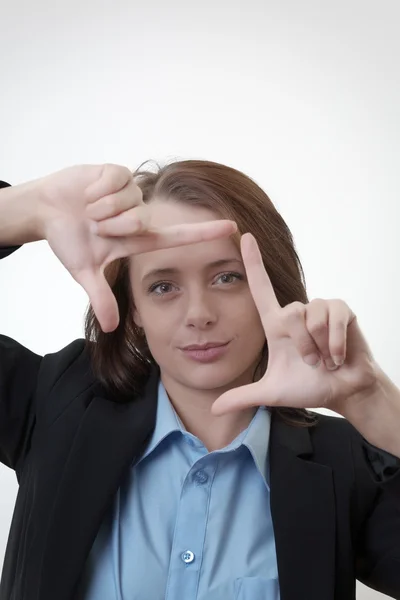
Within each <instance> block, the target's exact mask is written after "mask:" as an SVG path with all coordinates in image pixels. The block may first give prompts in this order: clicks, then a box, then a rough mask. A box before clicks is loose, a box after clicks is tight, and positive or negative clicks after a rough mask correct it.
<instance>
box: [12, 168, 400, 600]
mask: <svg viewBox="0 0 400 600" xmlns="http://www.w3.org/2000/svg"><path fill="white" fill-rule="evenodd" d="M0 194H1V195H0V245H1V246H2V247H3V249H2V256H6V255H7V254H9V253H10V252H12V251H14V250H16V249H17V247H18V246H19V245H21V244H24V243H27V242H31V241H35V240H40V239H46V240H47V241H48V243H49V245H50V247H51V248H52V250H53V252H54V253H55V254H56V255H57V257H58V258H59V259H60V261H61V262H62V263H63V264H64V266H65V267H66V268H67V269H68V271H69V272H70V273H71V275H72V276H73V277H74V278H75V279H76V281H78V282H79V283H80V284H81V285H82V286H83V288H84V289H85V290H86V291H87V293H88V296H89V299H90V307H89V310H88V313H87V317H86V336H85V338H86V339H85V340H75V341H74V342H72V343H71V344H69V345H68V346H67V347H65V348H63V349H62V350H60V351H59V352H56V353H53V354H49V355H46V356H45V357H40V356H38V355H36V354H34V353H32V352H31V351H29V350H28V349H27V348H24V347H23V346H21V345H20V344H18V343H17V342H16V341H14V340H11V339H10V338H8V337H5V336H0V458H1V460H2V462H3V463H5V464H6V465H8V466H9V467H11V468H14V469H15V470H16V473H17V477H18V481H19V484H20V490H19V494H18V498H17V502H16V507H15V513H14V518H13V522H12V526H11V532H10V538H9V542H8V547H7V553H6V559H5V563H4V569H3V578H2V583H1V592H0V600H10V599H16V598H18V600H33V599H35V600H50V599H51V600H54V599H55V598H57V600H71V599H78V598H79V599H82V600H83V599H84V600H99V599H100V598H101V599H102V600H103V599H107V600H114V599H115V600H117V599H118V600H122V599H126V598H129V599H135V600H136V599H146V600H147V599H153V598H154V599H156V598H166V599H168V600H175V599H178V598H179V599H180V598H185V599H188V598H189V599H193V600H194V599H196V600H220V599H221V600H225V599H230V598H232V599H238V600H248V599H250V598H251V600H266V599H268V600H277V599H278V598H282V599H283V600H295V599H296V600H298V599H299V598H307V599H308V600H320V599H321V598H324V600H330V599H332V600H333V599H335V600H338V599H339V598H340V600H347V599H350V598H354V597H355V581H356V578H358V579H360V580H361V581H363V582H364V583H365V584H367V585H369V586H371V587H372V588H375V589H378V590H380V591H382V592H383V593H385V594H388V595H390V596H392V597H395V598H396V597H400V572H399V569H398V548H399V545H400V474H399V473H400V471H399V466H400V462H399V458H398V457H400V440H399V439H398V438H399V436H398V435H397V432H398V429H399V425H400V390H398V388H396V386H395V385H394V384H393V382H391V381H390V379H389V378H388V377H387V375H386V374H385V373H384V372H383V371H382V369H381V368H380V367H379V365H377V364H376V361H375V360H374V358H373V356H372V354H371V352H370V350H369V348H368V346H367V343H366V341H365V339H364V337H363V335H362V333H361V331H360V329H359V326H358V323H357V319H356V317H355V315H354V314H353V312H352V311H351V309H350V308H349V307H348V306H347V305H346V304H345V303H344V302H343V301H341V300H322V299H317V300H313V301H311V302H309V300H308V298H307V294H306V291H305V286H304V282H303V277H302V269H301V265H300V262H299V259H298V256H297V254H296V251H295V248H294V245H293V240H292V236H291V234H290V231H289V229H288V227H287V226H286V224H285V222H284V221H283V219H282V217H281V216H280V215H279V213H278V212H277V211H276V209H275V208H274V206H273V204H272V203H271V201H270V199H269V198H268V196H267V195H266V194H265V193H264V192H263V191H262V190H261V189H260V188H259V187H258V186H257V185H256V184H255V183H254V182H253V181H252V180H251V179H249V178H248V177H246V176H245V175H244V174H242V173H240V172H238V171H236V170H234V169H231V168H229V167H226V166H224V165H220V164H217V163H211V162H206V161H181V162H176V163H173V164H170V165H167V166H166V167H164V168H159V170H158V172H157V173H153V172H150V171H146V170H143V169H141V168H139V169H138V171H136V172H135V173H134V175H133V176H132V174H131V173H130V172H129V171H128V170H127V169H125V168H122V167H118V166H113V165H105V166H102V167H96V166H81V167H73V168H71V169H66V170H64V171H61V172H59V173H56V174H53V175H51V176H49V177H46V178H44V179H42V180H38V181H35V182H30V183H27V184H24V185H21V186H16V187H15V188H11V187H8V188H6V189H4V190H2V192H0ZM246 232H247V233H246ZM267 342H268V343H267ZM321 406H324V407H328V408H331V409H332V410H335V411H336V412H337V413H338V414H340V415H342V416H344V417H345V418H344V419H338V418H334V417H328V416H324V415H317V414H316V413H310V412H308V411H307V408H315V407H321Z"/></svg>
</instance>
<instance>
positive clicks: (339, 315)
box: [329, 300, 354, 366]
mask: <svg viewBox="0 0 400 600" xmlns="http://www.w3.org/2000/svg"><path fill="white" fill-rule="evenodd" d="M353 317H354V315H353V313H352V311H351V310H350V309H349V307H348V306H347V304H346V303H345V302H343V301H342V300H331V301H330V302H329V353H330V356H331V357H332V359H333V362H334V363H335V364H336V365H337V366H341V365H342V364H343V363H344V361H345V360H346V354H347V331H348V327H349V324H350V321H351V320H352V318H353Z"/></svg>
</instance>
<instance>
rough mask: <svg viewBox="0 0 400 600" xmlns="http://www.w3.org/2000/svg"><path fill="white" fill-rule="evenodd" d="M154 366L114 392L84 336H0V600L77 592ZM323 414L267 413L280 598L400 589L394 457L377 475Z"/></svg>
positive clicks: (340, 422) (149, 401)
mask: <svg viewBox="0 0 400 600" xmlns="http://www.w3.org/2000/svg"><path fill="white" fill-rule="evenodd" d="M12 250H13V248H10V249H3V250H2V251H1V250H0V257H1V256H2V255H3V256H4V255H6V254H8V253H10V252H11V251H12ZM158 379H159V372H158V369H157V368H154V369H153V372H152V374H151V376H150V378H149V381H148V383H147V386H146V389H145V391H144V393H143V395H142V396H140V397H130V398H123V397H118V398H117V397H110V396H109V395H107V394H106V393H105V392H104V390H103V389H102V387H101V385H100V384H99V383H98V381H96V380H95V378H94V376H93V374H92V372H91V368H90V363H89V359H88V355H87V353H86V351H85V347H84V340H75V341H73V342H72V343H71V344H69V345H68V346H66V347H65V348H63V349H62V350H60V351H59V352H55V353H53V354H48V355H46V356H44V357H41V356H38V355H37V354H35V353H33V352H31V351H30V350H28V349H27V348H25V347H23V346H22V345H20V344H18V343H17V342H16V341H14V340H12V339H11V338H9V337H6V336H0V460H1V461H2V462H3V463H4V464H6V465H8V466H9V467H10V468H12V469H15V471H16V474H17V478H18V482H19V493H18V497H17V501H16V506H15V512H14V516H13V520H12V525H11V530H10V537H9V541H8V545H7V551H6V557H5V562H4V568H3V575H2V580H1V585H0V600H72V599H73V598H74V590H75V589H76V585H77V582H78V580H79V577H80V574H81V573H82V570H83V568H84V564H85V560H86V558H87V556H88V554H89V551H90V548H91V546H92V544H93V541H94V539H95V537H96V534H97V532H98V530H99V527H100V524H101V522H102V519H103V517H104V515H105V512H106V510H107V508H108V507H109V505H110V503H111V502H112V500H113V497H114V495H115V493H116V491H117V489H118V487H119V485H120V484H121V482H122V480H123V478H124V476H125V474H126V473H127V471H128V469H130V468H131V464H132V461H133V460H134V459H135V458H138V457H139V456H140V455H141V453H142V452H143V451H144V449H145V447H146V444H147V442H148V440H149V438H150V436H151V433H152V431H153V429H154V425H155V419H156V406H157V385H158ZM318 416H319V422H318V425H317V426H316V427H314V428H312V429H311V430H310V429H306V428H296V427H292V426H289V425H287V424H285V423H284V422H283V421H282V420H281V419H280V417H279V416H277V415H276V413H273V416H272V422H271V438H270V469H271V472H270V477H271V480H270V481H271V513H272V520H273V525H274V532H275V541H276V551H277V561H278V572H279V580H280V590H281V599H282V600H303V599H304V600H305V599H307V600H353V599H354V598H355V580H356V578H358V579H359V580H360V581H362V582H364V583H365V584H366V585H368V586H370V587H372V588H375V589H377V590H379V591H381V592H383V593H384V594H387V595H389V596H392V597H393V598H400V471H399V470H398V469H397V470H395V471H394V472H393V473H392V474H390V471H389V474H386V475H385V474H383V477H384V478H385V479H384V481H383V482H380V477H379V476H378V475H377V473H378V470H379V468H378V467H375V468H374V469H373V468H372V462H373V461H371V459H370V458H368V457H371V456H372V455H371V454H368V453H367V451H366V445H365V442H364V440H363V439H362V437H361V436H360V434H359V433H358V432H357V431H356V430H355V429H354V428H353V427H352V426H351V425H350V424H349V423H348V422H347V421H346V420H345V419H341V418H335V417H330V416H325V415H318ZM382 456H384V455H382ZM378 458H379V456H378ZM378 462H379V461H378ZM105 600H106V599H105ZM143 600H150V599H143ZM221 600H225V599H221Z"/></svg>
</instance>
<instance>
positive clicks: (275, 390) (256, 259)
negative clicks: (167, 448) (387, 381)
mask: <svg viewBox="0 0 400 600" xmlns="http://www.w3.org/2000/svg"><path fill="white" fill-rule="evenodd" d="M241 252H242V257H243V262H244V266H245V269H246V274H247V280H248V284H249V288H250V292H251V294H252V296H253V299H254V302H255V304H256V307H257V309H258V312H259V314H260V318H261V322H262V325H263V328H264V331H265V336H266V339H267V343H268V366H267V370H266V372H265V374H264V376H263V377H262V378H261V379H260V380H259V381H257V382H255V383H251V384H248V385H244V386H241V387H238V388H234V389H232V390H229V391H228V392H225V393H224V394H222V395H221V396H220V397H219V398H218V399H217V400H216V401H215V402H214V404H213V406H212V413H213V414H214V415H220V414H223V413H227V412H231V411H235V410H241V409H245V408H248V407H250V406H262V405H265V406H287V407H292V408H328V409H331V410H333V411H336V412H338V413H342V412H343V410H342V407H343V405H344V403H345V402H346V401H347V400H348V399H349V398H350V397H353V396H354V395H355V394H357V395H359V394H362V393H364V392H365V393H366V394H368V393H369V390H372V389H373V388H374V386H375V384H376V381H377V371H378V366H377V364H376V362H375V361H374V359H373V356H372V354H371V351H370V349H369V347H368V344H367V342H366V340H365V338H364V336H363V334H362V332H361V330H360V328H359V326H358V323H357V318H356V316H355V314H354V313H353V312H352V310H351V309H350V308H349V307H348V306H347V304H346V303H345V302H344V301H343V300H321V299H316V300H312V301H311V302H309V303H308V304H303V303H301V302H293V303H291V304H288V305H287V306H285V307H283V308H282V307H281V306H280V305H279V303H278V300H277V298H276V295H275V292H274V289H273V287H272V284H271V281H270V278H269V276H268V274H267V272H266V270H265V268H264V264H263V261H262V257H261V253H260V250H259V248H258V245H257V242H256V240H255V238H254V237H253V236H252V235H251V234H250V233H246V234H244V235H243V236H242V239H241ZM312 355H317V357H316V358H315V360H314V361H313V360H312V359H311V362H312V363H315V362H316V361H317V359H318V360H320V362H319V364H318V365H317V366H310V364H309V363H308V359H307V357H310V356H312ZM335 363H336V364H335Z"/></svg>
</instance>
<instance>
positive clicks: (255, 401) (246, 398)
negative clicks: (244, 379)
mask: <svg viewBox="0 0 400 600" xmlns="http://www.w3.org/2000/svg"><path fill="white" fill-rule="evenodd" d="M264 396H265V394H264ZM262 404H264V402H263V393H262V385H261V381H257V382H255V383H249V384H248V385H242V386H240V387H237V388H234V389H232V390H229V391H228V392H225V393H224V394H222V395H221V396H219V397H218V398H217V399H216V400H215V402H214V403H213V404H212V406H211V413H212V414H213V415H214V416H216V417H217V416H220V415H223V414H226V413H230V412H235V411H236V410H243V409H245V408H249V407H250V406H260V405H262Z"/></svg>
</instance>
